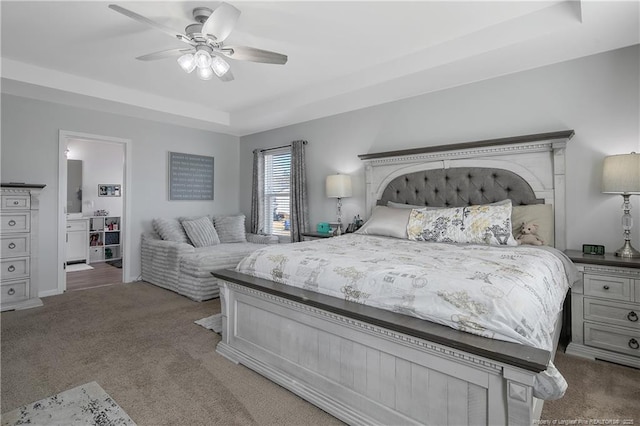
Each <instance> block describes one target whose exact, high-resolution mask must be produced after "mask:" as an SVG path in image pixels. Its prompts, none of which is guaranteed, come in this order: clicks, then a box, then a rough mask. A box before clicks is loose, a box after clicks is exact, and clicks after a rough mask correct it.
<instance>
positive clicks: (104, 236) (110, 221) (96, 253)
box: [89, 216, 122, 263]
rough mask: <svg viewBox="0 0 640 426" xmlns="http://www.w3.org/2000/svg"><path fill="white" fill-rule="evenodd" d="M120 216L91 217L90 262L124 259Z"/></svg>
mask: <svg viewBox="0 0 640 426" xmlns="http://www.w3.org/2000/svg"><path fill="white" fill-rule="evenodd" d="M120 231H121V223H120V217H119V216H92V217H91V218H90V219H89V263H95V262H106V261H109V260H119V259H122V246H121V244H120V241H121V240H120Z"/></svg>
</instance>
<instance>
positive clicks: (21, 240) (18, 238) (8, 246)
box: [0, 234, 31, 259]
mask: <svg viewBox="0 0 640 426" xmlns="http://www.w3.org/2000/svg"><path fill="white" fill-rule="evenodd" d="M30 242H31V236H30V235H29V234H17V235H8V236H7V235H5V236H2V237H0V247H1V248H2V251H1V253H0V254H1V255H2V258H3V259H6V258H10V257H20V256H29V253H30V250H29V247H30Z"/></svg>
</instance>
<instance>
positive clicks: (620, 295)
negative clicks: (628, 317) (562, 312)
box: [584, 274, 633, 302]
mask: <svg viewBox="0 0 640 426" xmlns="http://www.w3.org/2000/svg"><path fill="white" fill-rule="evenodd" d="M632 281H633V280H631V279H630V278H622V277H610V276H605V275H592V274H584V294H585V295H586V296H597V297H606V298H607V299H615V300H624V301H629V302H632V301H633V295H632V291H631V289H632V287H631V285H632V284H633V282H632Z"/></svg>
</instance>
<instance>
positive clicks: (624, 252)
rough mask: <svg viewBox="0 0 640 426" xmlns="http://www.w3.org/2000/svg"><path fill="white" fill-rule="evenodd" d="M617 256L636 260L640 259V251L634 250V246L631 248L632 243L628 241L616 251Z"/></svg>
mask: <svg viewBox="0 0 640 426" xmlns="http://www.w3.org/2000/svg"><path fill="white" fill-rule="evenodd" d="M615 255H616V256H618V257H625V258H636V257H640V251H638V250H636V249H634V248H633V246H631V241H629V240H626V241H625V242H624V245H623V246H622V247H620V248H619V249H618V250H616V252H615Z"/></svg>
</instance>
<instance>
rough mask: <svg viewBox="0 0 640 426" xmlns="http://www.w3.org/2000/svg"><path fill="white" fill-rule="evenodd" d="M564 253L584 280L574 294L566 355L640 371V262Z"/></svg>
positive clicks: (575, 287) (579, 282) (577, 252)
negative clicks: (608, 362) (612, 363)
mask: <svg viewBox="0 0 640 426" xmlns="http://www.w3.org/2000/svg"><path fill="white" fill-rule="evenodd" d="M565 253H566V255H567V256H569V258H570V259H571V260H572V261H573V262H574V263H575V264H576V266H577V268H578V270H579V271H580V275H581V278H582V279H581V280H580V281H578V282H577V283H575V284H574V286H573V287H572V289H571V343H569V345H568V346H567V350H566V353H568V354H571V355H577V356H581V357H584V358H590V359H595V358H598V359H602V360H606V361H612V362H616V363H618V364H624V365H629V366H631V367H636V368H640V321H639V319H638V317H639V316H640V259H626V258H620V257H616V256H614V255H612V254H605V255H604V256H594V255H588V254H582V252H580V251H577V250H567V251H565Z"/></svg>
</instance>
